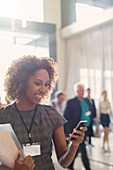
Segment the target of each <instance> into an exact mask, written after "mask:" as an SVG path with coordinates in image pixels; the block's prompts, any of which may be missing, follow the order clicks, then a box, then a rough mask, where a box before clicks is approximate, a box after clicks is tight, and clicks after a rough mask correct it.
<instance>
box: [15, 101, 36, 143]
mask: <svg viewBox="0 0 113 170" xmlns="http://www.w3.org/2000/svg"><path fill="white" fill-rule="evenodd" d="M14 106H15V108H16V111H17V112H18V113H19V115H20V118H21V120H22V122H23V124H24V126H25V128H26V130H27V133H28V137H29V143H30V144H32V139H31V129H32V126H33V122H34V118H35V115H36V110H37V105H36V107H35V110H34V114H33V118H32V121H31V125H30V128H29V129H28V128H27V126H26V124H25V122H24V120H23V118H22V115H21V113H20V111H19V110H18V108H17V106H16V102H15V103H14Z"/></svg>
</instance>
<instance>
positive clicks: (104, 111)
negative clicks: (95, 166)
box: [98, 90, 112, 152]
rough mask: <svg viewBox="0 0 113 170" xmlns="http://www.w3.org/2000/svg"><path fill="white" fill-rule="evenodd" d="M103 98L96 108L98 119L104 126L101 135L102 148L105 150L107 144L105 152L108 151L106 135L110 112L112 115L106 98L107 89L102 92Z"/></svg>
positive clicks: (107, 133)
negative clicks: (102, 135)
mask: <svg viewBox="0 0 113 170" xmlns="http://www.w3.org/2000/svg"><path fill="white" fill-rule="evenodd" d="M102 96H103V100H102V101H101V102H100V104H99V109H98V120H99V122H100V123H101V124H102V126H103V128H104V137H103V147H102V148H103V150H104V151H105V143H106V144H107V152H110V148H109V142H108V135H109V124H110V114H111V115H112V111H111V106H110V102H109V101H108V99H107V91H105V90H104V91H103V92H102Z"/></svg>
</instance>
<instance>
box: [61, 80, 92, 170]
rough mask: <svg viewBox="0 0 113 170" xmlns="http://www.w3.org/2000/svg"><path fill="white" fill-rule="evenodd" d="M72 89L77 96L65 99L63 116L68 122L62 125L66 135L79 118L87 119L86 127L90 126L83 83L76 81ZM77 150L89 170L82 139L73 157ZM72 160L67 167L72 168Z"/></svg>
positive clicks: (72, 169) (70, 131)
mask: <svg viewBox="0 0 113 170" xmlns="http://www.w3.org/2000/svg"><path fill="white" fill-rule="evenodd" d="M74 89H75V91H76V93H77V96H75V97H74V98H72V99H69V100H68V101H67V105H66V109H65V111H64V118H65V119H66V120H68V122H67V123H66V124H65V125H64V128H65V135H66V136H68V135H69V134H70V133H72V131H73V128H74V127H75V126H76V125H77V124H78V122H79V121H80V120H87V121H88V123H87V127H88V126H90V114H91V113H90V111H89V107H88V105H87V103H86V101H85V99H84V85H83V84H81V83H77V84H75V86H74ZM67 144H68V143H67ZM78 152H81V156H82V162H83V165H84V167H85V169H86V170H91V168H90V163H89V159H88V155H87V150H86V147H85V143H84V141H83V142H82V143H81V144H80V146H79V149H78V151H77V153H76V155H75V158H76V157H77V155H78ZM75 158H74V160H75ZM74 160H73V161H72V163H71V164H70V166H69V167H68V168H69V169H71V170H74V168H73V165H74Z"/></svg>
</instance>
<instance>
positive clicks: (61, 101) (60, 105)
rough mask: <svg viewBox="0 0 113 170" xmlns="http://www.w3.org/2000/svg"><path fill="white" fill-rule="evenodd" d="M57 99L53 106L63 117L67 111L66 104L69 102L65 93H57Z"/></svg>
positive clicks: (52, 102) (53, 101)
mask: <svg viewBox="0 0 113 170" xmlns="http://www.w3.org/2000/svg"><path fill="white" fill-rule="evenodd" d="M55 96H56V97H55V99H53V100H52V101H51V105H52V106H53V107H54V108H55V109H56V110H57V111H58V112H59V113H60V114H61V115H63V113H64V109H65V102H66V100H67V95H66V93H64V92H56V94H55Z"/></svg>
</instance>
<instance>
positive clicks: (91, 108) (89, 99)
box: [86, 88, 96, 146]
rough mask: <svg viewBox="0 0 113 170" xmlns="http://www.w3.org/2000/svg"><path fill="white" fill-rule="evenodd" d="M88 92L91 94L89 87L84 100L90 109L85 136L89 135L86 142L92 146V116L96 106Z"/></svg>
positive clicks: (94, 113)
mask: <svg viewBox="0 0 113 170" xmlns="http://www.w3.org/2000/svg"><path fill="white" fill-rule="evenodd" d="M90 94H91V89H90V88H87V97H86V102H87V104H88V106H89V109H90V111H91V116H90V118H91V122H90V126H89V128H88V131H87V133H86V136H88V137H89V140H88V144H89V145H91V146H94V145H93V144H92V142H91V137H92V136H94V133H93V123H94V118H96V107H95V101H94V99H92V98H91V96H90Z"/></svg>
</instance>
